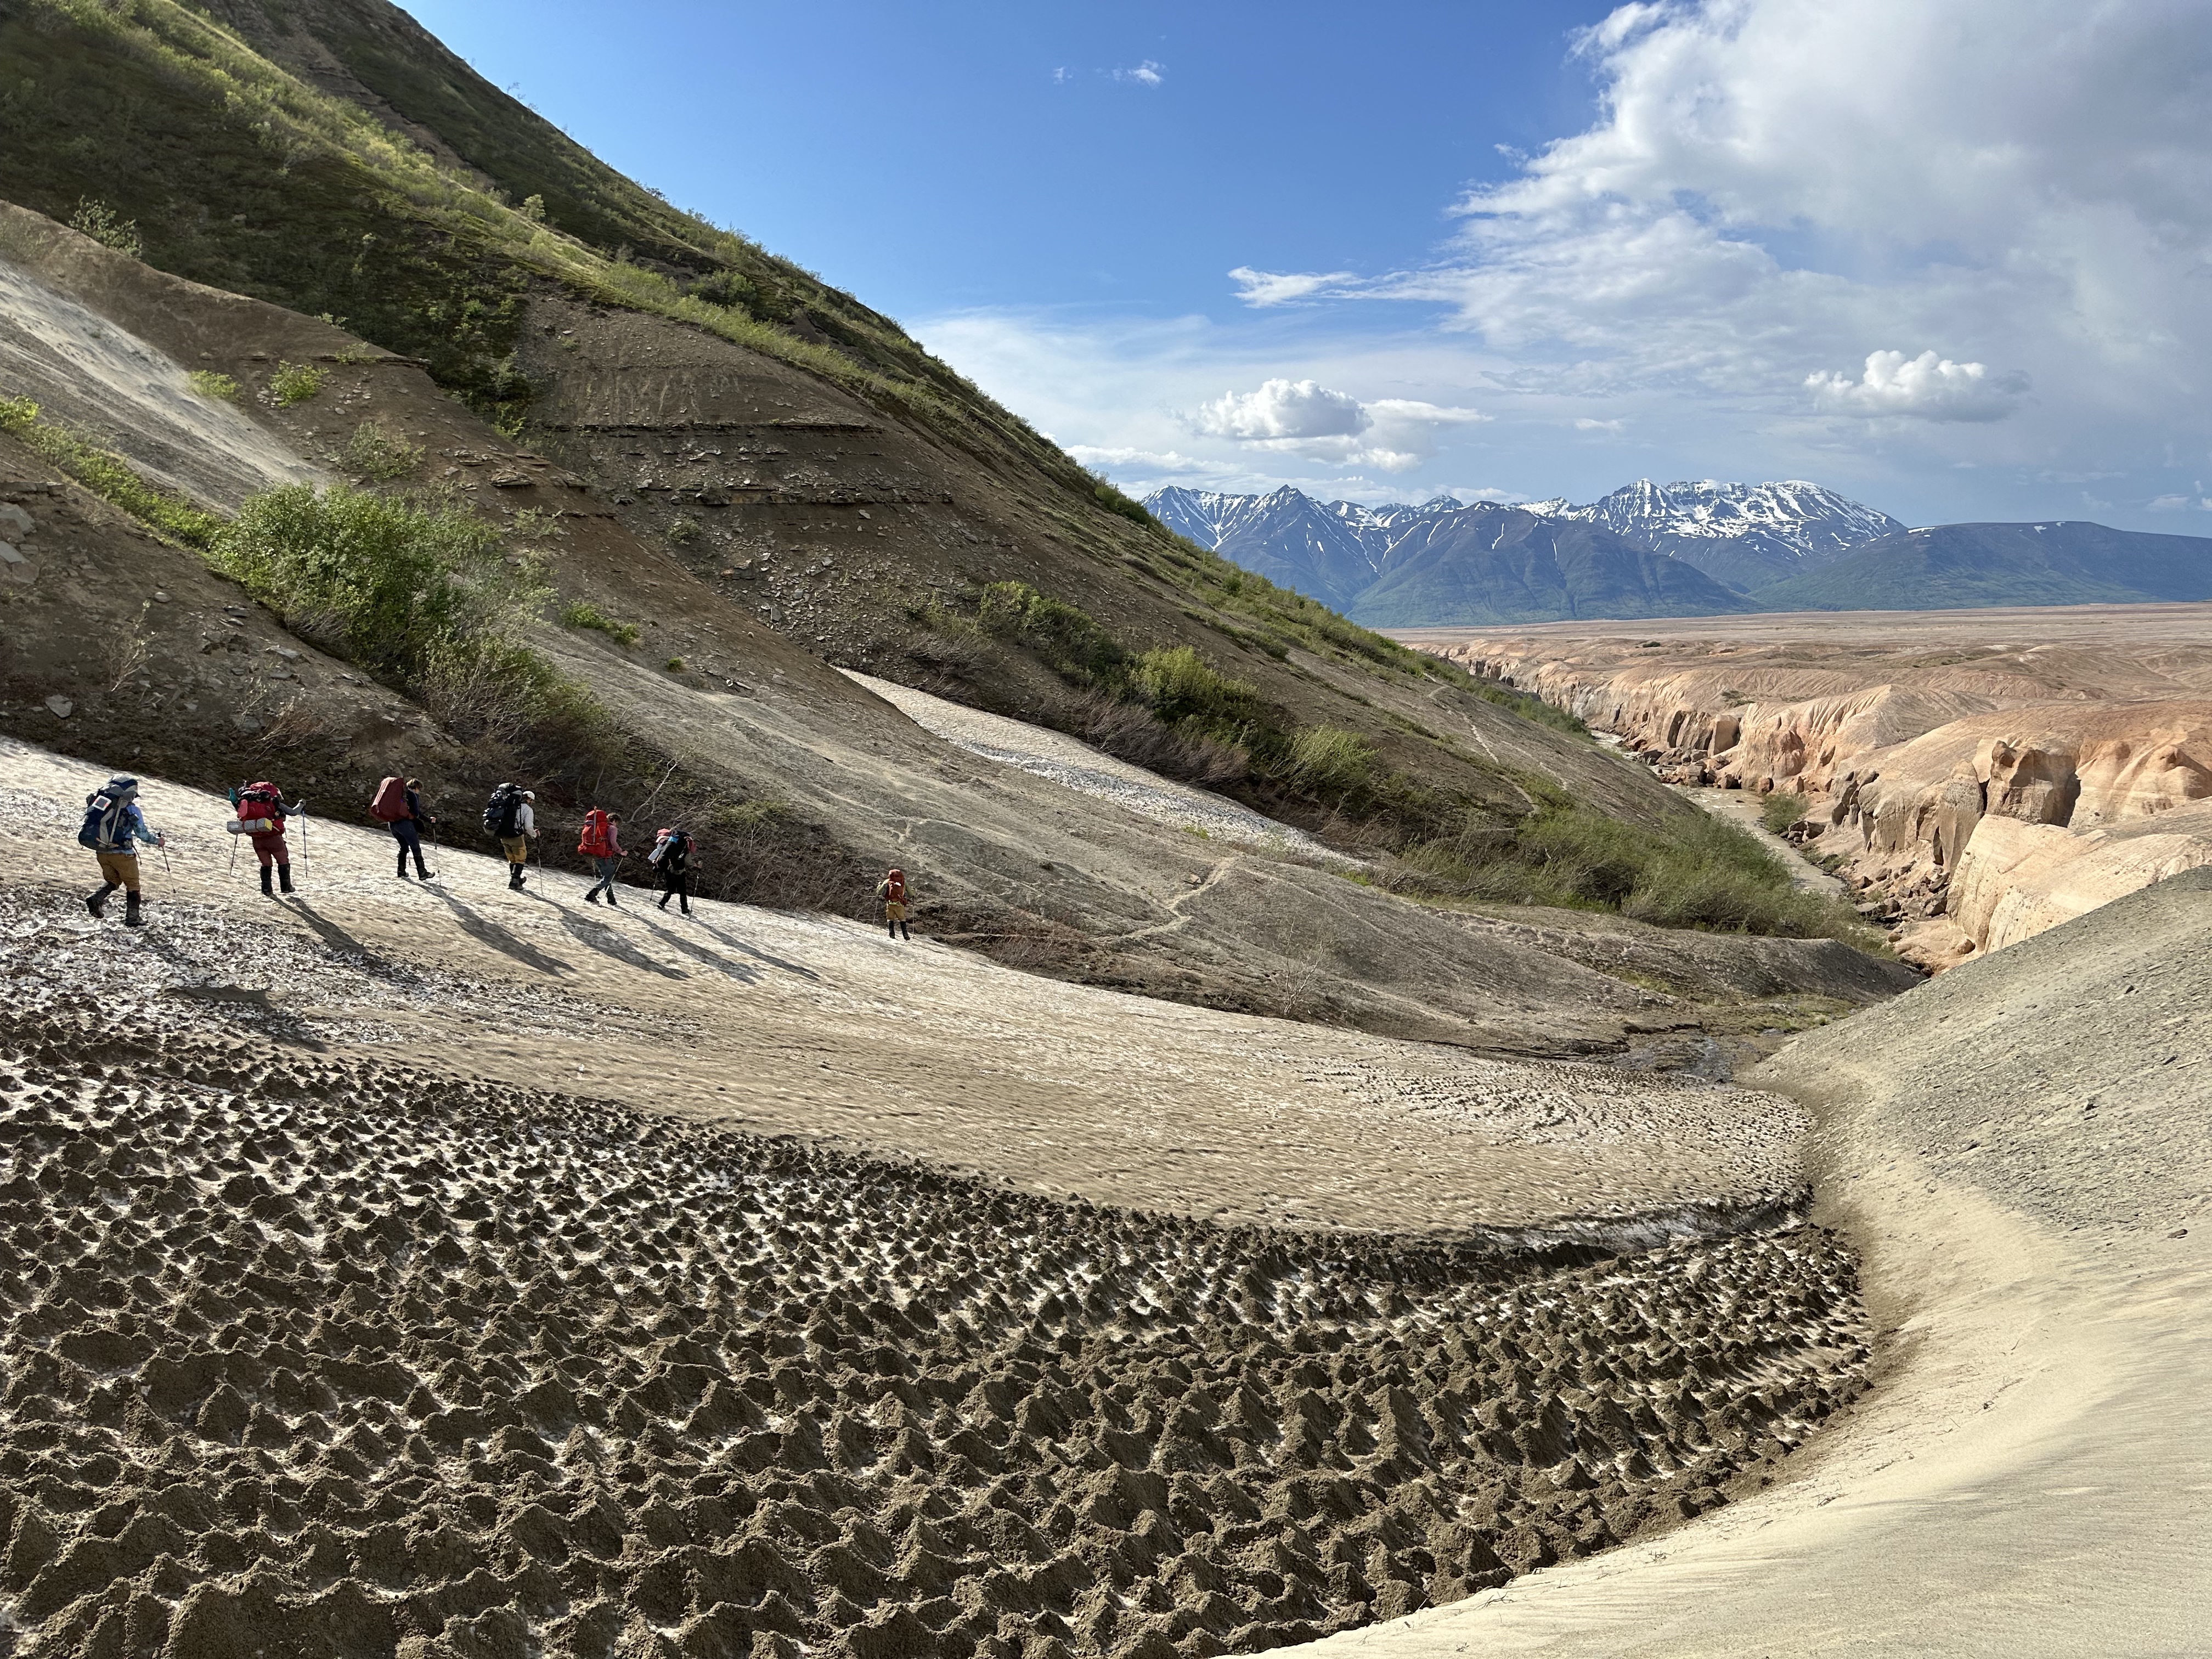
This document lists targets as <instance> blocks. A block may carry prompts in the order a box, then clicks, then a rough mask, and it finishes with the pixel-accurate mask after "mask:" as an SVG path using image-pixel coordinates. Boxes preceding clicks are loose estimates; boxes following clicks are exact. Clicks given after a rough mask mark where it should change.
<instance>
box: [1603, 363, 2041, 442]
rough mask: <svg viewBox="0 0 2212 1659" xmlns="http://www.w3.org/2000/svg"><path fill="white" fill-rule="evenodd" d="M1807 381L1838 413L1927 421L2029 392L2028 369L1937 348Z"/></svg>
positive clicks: (1974, 413) (1992, 409)
mask: <svg viewBox="0 0 2212 1659" xmlns="http://www.w3.org/2000/svg"><path fill="white" fill-rule="evenodd" d="M1805 385H1806V387H1807V389H1808V391H1810V392H1812V394H1813V401H1814V404H1816V405H1817V406H1818V407H1820V408H1821V409H1824V410H1832V411H1834V412H1835V413H1838V414H1843V415H1864V416H1881V415H1909V416H1914V417H1915V418H1917V419H1919V420H1923V421H2001V420H2002V419H2003V418H2004V417H2005V416H2008V415H2009V414H2011V413H2012V412H2013V410H2015V409H2016V408H2017V407H2018V406H2019V404H2020V400H2021V398H2023V397H2025V396H2026V395H2027V376H2026V375H2025V374H2017V373H2015V374H1990V371H1989V369H1988V368H1986V367H1985V366H1984V365H1983V364H1981V363H1954V362H1952V361H1951V360H1950V359H1949V358H1948V357H1938V356H1936V354H1935V353H1934V352H1932V351H1923V352H1922V353H1921V354H1920V355H1919V356H1917V357H1907V356H1905V354H1904V353H1903V352H1901V351H1871V352H1869V353H1868V354H1867V360H1866V369H1865V372H1864V373H1863V374H1861V375H1860V376H1859V378H1858V379H1857V380H1853V379H1851V377H1850V375H1848V374H1820V373H1817V372H1816V373H1814V374H1808V375H1807V376H1806V377H1805ZM1579 424H1581V422H1577V425H1579Z"/></svg>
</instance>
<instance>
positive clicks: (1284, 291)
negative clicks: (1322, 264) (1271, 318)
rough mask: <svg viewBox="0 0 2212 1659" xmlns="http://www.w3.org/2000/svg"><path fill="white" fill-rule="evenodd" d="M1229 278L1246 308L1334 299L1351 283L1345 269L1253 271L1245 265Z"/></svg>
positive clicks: (1351, 278) (1349, 274) (1350, 273)
mask: <svg viewBox="0 0 2212 1659" xmlns="http://www.w3.org/2000/svg"><path fill="white" fill-rule="evenodd" d="M1229 276H1230V280H1231V281H1232V282H1234V283H1236V284H1237V298H1238V299H1240V300H1242V301H1243V302H1244V303H1245V304H1246V305H1248V306H1280V305H1288V304H1290V303H1291V301H1297V300H1310V299H1314V298H1316V297H1317V296H1323V297H1326V296H1334V295H1339V294H1341V293H1344V292H1346V291H1349V290H1347V289H1346V284H1348V283H1352V280H1353V277H1352V272H1351V271H1348V270H1329V271H1273V270H1253V269H1252V267H1251V266H1249V265H1239V266H1237V269H1236V270H1232V271H1231V272H1230V273H1229Z"/></svg>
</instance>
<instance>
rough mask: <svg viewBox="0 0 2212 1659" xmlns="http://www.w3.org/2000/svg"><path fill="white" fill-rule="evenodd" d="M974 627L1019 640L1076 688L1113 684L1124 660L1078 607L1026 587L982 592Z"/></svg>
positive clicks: (995, 586) (998, 585)
mask: <svg viewBox="0 0 2212 1659" xmlns="http://www.w3.org/2000/svg"><path fill="white" fill-rule="evenodd" d="M976 621H977V623H979V624H980V625H981V626H982V627H983V628H984V629H987V631H989V632H991V633H994V634H997V635H1000V636H1002V637H1005V638H1009V639H1014V640H1018V641H1020V642H1021V643H1022V644H1024V645H1026V646H1027V647H1030V650H1032V651H1034V652H1036V654H1037V655H1038V656H1039V657H1040V658H1042V659H1043V661H1044V662H1045V663H1046V665H1048V666H1049V667H1050V668H1052V669H1053V671H1054V672H1056V673H1058V674H1060V676H1061V677H1062V678H1066V679H1071V680H1073V681H1075V682H1076V683H1078V684H1084V685H1088V684H1093V683H1096V682H1097V681H1101V680H1105V679H1110V678H1114V677H1115V675H1117V674H1118V673H1119V671H1121V667H1122V665H1123V664H1124V663H1125V662H1126V661H1127V653H1126V652H1124V651H1123V650H1122V649H1121V646H1120V645H1118V644H1117V643H1115V640H1114V638H1113V636H1112V635H1109V634H1108V633H1107V631H1106V630H1105V629H1103V628H1101V627H1100V626H1099V625H1098V624H1097V623H1096V622H1094V621H1092V620H1091V616H1090V613H1089V612H1087V611H1085V610H1084V609H1083V608H1082V607H1081V606H1079V605H1069V604H1068V603H1066V601H1065V600H1062V599H1049V598H1048V597H1046V596H1045V595H1044V594H1042V593H1040V592H1037V591H1036V589H1035V588H1034V587H1031V586H1030V585H1029V584H1028V583H1027V582H1012V581H1008V582H993V583H992V584H991V585H990V586H987V587H986V588H985V589H984V590H983V595H982V599H981V603H980V605H978V607H977V610H976Z"/></svg>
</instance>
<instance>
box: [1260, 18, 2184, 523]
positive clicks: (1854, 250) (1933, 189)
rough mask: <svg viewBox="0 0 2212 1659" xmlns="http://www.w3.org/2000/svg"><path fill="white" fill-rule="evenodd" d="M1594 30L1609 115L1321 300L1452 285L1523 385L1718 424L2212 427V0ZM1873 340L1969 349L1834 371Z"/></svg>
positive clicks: (2126, 441)
mask: <svg viewBox="0 0 2212 1659" xmlns="http://www.w3.org/2000/svg"><path fill="white" fill-rule="evenodd" d="M1576 49H1577V53H1578V55H1579V57H1580V58H1582V59H1583V61H1584V62H1586V63H1587V64H1589V66H1590V68H1591V70H1592V72H1593V74H1594V75H1595V78H1596V81H1597V85H1598V92H1599V98H1600V111H1599V117H1598V118H1597V119H1596V120H1595V122H1594V123H1593V124H1592V125H1590V126H1589V128H1588V129H1587V130H1586V131H1581V132H1577V133H1574V134H1571V135H1570V136H1567V137H1562V138H1560V139H1559V140H1557V141H1556V142H1554V143H1550V144H1548V145H1546V146H1544V147H1542V148H1541V149H1538V150H1537V151H1536V152H1535V153H1534V155H1530V156H1529V157H1528V158H1527V159H1526V160H1525V161H1523V162H1522V166H1521V167H1520V170H1519V172H1518V173H1517V174H1516V176H1515V177H1513V178H1511V179H1508V180H1507V181H1505V182H1504V183H1503V184H1501V185H1494V186H1486V187H1483V188H1479V189H1477V190H1474V191H1471V192H1469V193H1468V195H1467V196H1466V197H1463V198H1462V200H1461V202H1460V203H1459V204H1457V210H1456V211H1457V215H1458V217H1459V220H1460V225H1461V229H1460V232H1459V234H1458V235H1457V237H1456V239H1455V241H1454V243H1453V244H1452V245H1451V246H1449V247H1448V248H1447V249H1445V250H1444V251H1443V255H1442V257H1441V258H1438V259H1437V261H1436V262H1435V263H1434V264H1431V265H1430V266H1428V267H1427V268H1425V269H1421V270H1409V271H1400V272H1396V273H1391V274H1387V275H1383V276H1376V277H1372V278H1370V279H1367V280H1365V281H1364V282H1359V283H1342V282H1340V283H1334V284H1333V285H1331V286H1330V287H1329V288H1328V289H1317V290H1316V292H1318V293H1324V294H1325V293H1332V292H1333V293H1338V294H1351V293H1355V292H1356V293H1361V294H1364V295H1369V296H1374V297H1389V298H1399V299H1406V300H1413V301H1424V302H1427V303H1432V304H1436V303H1440V304H1442V305H1443V306H1445V307H1448V310H1449V319H1450V325H1453V326H1456V327H1459V328H1463V329H1466V330H1468V331H1472V332H1474V333H1475V334H1477V335H1479V336H1480V337H1481V338H1482V339H1483V340H1484V341H1485V342H1486V343H1488V344H1489V345H1491V346H1492V347H1494V348H1497V349H1502V350H1504V351H1505V352H1507V353H1509V354H1510V355H1511V356H1513V357H1514V358H1515V360H1516V363H1517V364H1519V365H1520V366H1521V368H1522V376H1523V380H1524V383H1527V382H1532V381H1534V380H1537V379H1540V378H1541V377H1543V376H1547V375H1548V376H1550V377H1553V384H1554V385H1561V384H1564V383H1565V381H1567V380H1569V379H1570V378H1572V379H1576V380H1581V381H1583V382H1585V383H1587V382H1591V381H1597V380H1602V381H1603V382H1604V383H1605V385H1606V386H1607V389H1608V391H1609V392H1612V393H1613V394H1615V395H1621V394H1626V393H1628V392H1649V393H1651V394H1653V395H1654V396H1656V397H1657V398H1662V399H1663V400H1665V401H1666V402H1668V404H1671V405H1672V406H1673V407H1674V409H1675V410H1677V411H1679V413H1678V417H1677V422H1676V425H1677V429H1678V430H1679V429H1681V428H1684V427H1686V426H1688V425H1691V424H1693V423H1702V424H1704V425H1705V426H1706V427H1707V428H1709V430H1710V433H1711V436H1712V437H1713V438H1715V439H1717V438H1718V437H1719V436H1720V435H1723V434H1733V435H1735V436H1736V437H1737V438H1738V440H1739V441H1748V440H1750V439H1751V438H1752V437H1753V435H1760V436H1763V437H1773V436H1775V435H1779V434H1787V433H1788V432H1790V430H1791V429H1792V428H1790V424H1789V423H1790V422H1792V421H1796V422H1802V423H1803V429H1802V433H1801V435H1800V438H1799V440H1798V441H1802V443H1804V444H1805V445H1807V446H1808V447H1814V446H1818V445H1820V444H1821V443H1827V444H1830V445H1833V444H1835V443H1845V444H1852V445H1857V446H1860V447H1863V448H1864V449H1865V450H1866V451H1867V452H1868V453H1874V452H1875V450H1876V448H1877V447H1883V446H1893V445H1894V444H1895V443H1896V442H1897V441H1898V440H1899V439H1900V438H1902V437H1904V436H1905V435H1908V434H1909V435H1911V439H1912V441H1913V444H1914V445H1915V446H1916V447H1919V448H1922V449H1925V450H1932V451H1934V452H1935V453H1936V456H1937V457H1939V458H1941V459H1972V460H1974V461H1976V462H1977V463H1978V464H1979V465H2001V464H2006V463H2010V464H2014V465H2019V466H2022V467H2027V466H2030V465H2033V464H2034V463H2035V461H2036V460H2037V459H2039V458H2040V457H2041V456H2044V455H2047V454H2048V453H2051V450H2052V449H2053V448H2055V447H2063V448H2066V449H2068V450H2069V451H2072V452H2074V453H2082V454H2083V455H2084V456H2085V458H2093V459H2094V461H2095V463H2096V464H2097V465H2101V466H2107V467H2112V468H2117V469H2119V470H2124V471H2144V470H2146V469H2147V468H2149V467H2156V466H2163V465H2165V463H2163V462H2159V461H2153V460H2149V459H2146V458H2148V457H2153V456H2159V455H2162V454H2163V453H2164V450H2165V445H2166V442H2167V441H2169V440H2179V441H2184V442H2187V441H2191V440H2200V441H2201V440H2205V439H2208V438H2212V419H2208V410H2207V405H2205V404H2204V402H2203V397H2202V392H2201V387H2202V386H2203V385H2204V384H2205V383H2206V382H2207V380H2208V379H2212V310H2208V309H2207V307H2205V306H2204V305H2203V292H2202V290H2203V276H2204V273H2205V271H2206V270H2207V269H2208V263H2212V262H2208V251H2212V191H2205V190H2204V189H2203V179H2205V178H2206V177H2208V176H2212V123H2207V122H2206V121H2204V120H2203V115H2202V108H2203V105H2202V96H2203V86H2204V85H2205V84H2206V83H2207V82H2208V80H2212V26H2208V22H2207V15H2206V12H2205V9H2204V5H2203V0H2130V3H2129V4H2126V5H2101V6H2087V7H2085V6H2082V5H2080V4H2079V3H2077V0H1853V3H1851V4H1850V5H1836V4H1834V3H1833V0H1665V3H1656V4H1645V3H1639V4H1632V5H1627V6H1622V7H1620V8H1618V9H1615V10H1614V11H1613V13H1611V14H1610V15H1608V16H1607V18H1606V19H1605V20H1604V21H1602V22H1601V23H1600V24H1598V25H1596V26H1595V27H1592V28H1590V29H1589V30H1586V31H1584V32H1583V33H1582V34H1581V35H1580V36H1578V37H1577V43H1576ZM1265 291H1266V290H1262V292H1263V293H1264V292H1265ZM1870 338H1871V339H1874V340H1881V339H1884V338H1887V339H1890V340H1899V339H1910V340H1913V341H1915V342H1916V344H1917V343H1924V342H1928V341H1931V340H1935V341H1942V342H1943V343H1944V345H1945V348H1946V351H1945V353H1943V354H1938V355H1936V356H1933V357H1930V356H1927V355H1926V354H1923V355H1922V356H1917V357H1911V358H1908V357H1906V356H1904V355H1903V354H1901V353H1899V354H1893V353H1882V354H1880V356H1881V357H1882V359H1883V362H1881V364H1879V365H1875V366H1873V367H1870V368H1869V369H1868V370H1867V372H1865V373H1864V374H1856V375H1854V374H1838V373H1836V372H1835V366H1836V365H1838V363H1841V362H1857V361H1858V360H1859V358H1860V357H1861V356H1862V354H1863V353H1864V352H1865V351H1866V349H1867V343H1868V342H1869V339H1870ZM1977 364H1980V365H1982V367H1981V368H1976V365H1977ZM2031 379H2032V380H2033V383H2034V384H2035V385H2038V386H2043V387H2045V388H2051V387H2063V388H2064V396H2063V398H2057V397H2053V396H2051V395H2045V397H2044V398H2041V399H2039V400H2030V399H2028V398H2026V397H2025V396H2024V395H2023V394H2024V392H2025V391H2026V389H2027V386H2028V384H2029V383H2030V380H2031ZM1808 392H1810V393H1811V394H1812V395H1811V396H1809V397H1808ZM1822 415H1827V416H1834V415H1852V416H1905V417H1910V423H1909V424H1907V423H1906V422H1899V421H1889V422H1869V423H1867V424H1865V425H1863V426H1862V427H1860V428H1858V429H1859V431H1860V432H1861V433H1862V434H1863V435H1861V436H1856V437H1855V436H1853V435H1852V434H1851V431H1850V429H1849V428H1841V427H1838V425H1837V424H1836V423H1835V422H1833V421H1826V422H1819V421H1817V420H1816V418H1815V417H1817V416H1822ZM2007 417H2009V418H2007ZM2166 487H2167V488H2169V489H2170V488H2171V485H2167V486H2166ZM2150 493H2152V492H2151V491H2150V490H2148V489H2146V490H2144V491H2143V492H2142V495H2143V496H2148V495H2149V494H2150ZM2138 499H2142V496H2139V497H2138Z"/></svg>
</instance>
